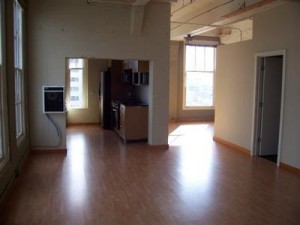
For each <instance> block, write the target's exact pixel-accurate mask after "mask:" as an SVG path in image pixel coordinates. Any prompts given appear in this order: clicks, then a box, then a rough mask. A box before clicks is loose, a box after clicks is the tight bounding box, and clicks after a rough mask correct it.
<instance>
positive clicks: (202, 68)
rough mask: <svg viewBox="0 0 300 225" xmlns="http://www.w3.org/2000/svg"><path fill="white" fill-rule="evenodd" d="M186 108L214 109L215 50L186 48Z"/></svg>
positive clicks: (198, 47) (199, 47)
mask: <svg viewBox="0 0 300 225" xmlns="http://www.w3.org/2000/svg"><path fill="white" fill-rule="evenodd" d="M185 68H186V77H185V107H186V108H192V107H213V86H214V73H215V48H214V47H204V46H192V45H187V46H186V66H185Z"/></svg>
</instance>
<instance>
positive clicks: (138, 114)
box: [118, 104, 148, 142]
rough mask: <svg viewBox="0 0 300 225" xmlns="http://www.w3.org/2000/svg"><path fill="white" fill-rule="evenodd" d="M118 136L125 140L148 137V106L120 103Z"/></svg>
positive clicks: (145, 138)
mask: <svg viewBox="0 0 300 225" xmlns="http://www.w3.org/2000/svg"><path fill="white" fill-rule="evenodd" d="M118 133H119V135H120V137H121V138H122V139H123V140H124V142H127V141H133V140H147V139H148V106H125V105H123V104H121V105H120V129H119V130H118Z"/></svg>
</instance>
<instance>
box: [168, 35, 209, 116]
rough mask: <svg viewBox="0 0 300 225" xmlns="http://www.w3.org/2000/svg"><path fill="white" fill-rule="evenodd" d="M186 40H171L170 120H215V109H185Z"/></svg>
mask: <svg viewBox="0 0 300 225" xmlns="http://www.w3.org/2000/svg"><path fill="white" fill-rule="evenodd" d="M184 45H185V44H184V42H177V41H171V44H170V77H169V86H170V89H169V96H170V98H169V119H170V120H213V119H214V110H211V109H208V110H207V109H203V110H190V109H189V110H186V109H183V94H184V93H183V88H184V87H183V82H184V80H183V79H184V76H185V74H184V63H185V61H184V60H185V59H184V54H185V53H184Z"/></svg>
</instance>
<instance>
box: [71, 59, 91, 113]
mask: <svg viewBox="0 0 300 225" xmlns="http://www.w3.org/2000/svg"><path fill="white" fill-rule="evenodd" d="M84 67H85V62H84V60H83V59H79V58H76V59H69V61H68V69H69V101H68V102H69V104H68V107H69V108H77V109H80V108H87V91H88V90H87V78H86V77H85V76H84V74H85V73H84Z"/></svg>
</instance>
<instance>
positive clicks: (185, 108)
mask: <svg viewBox="0 0 300 225" xmlns="http://www.w3.org/2000/svg"><path fill="white" fill-rule="evenodd" d="M183 110H187V111H190V110H191V111H196V110H198V111H200V110H215V107H214V106H201V107H183Z"/></svg>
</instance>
